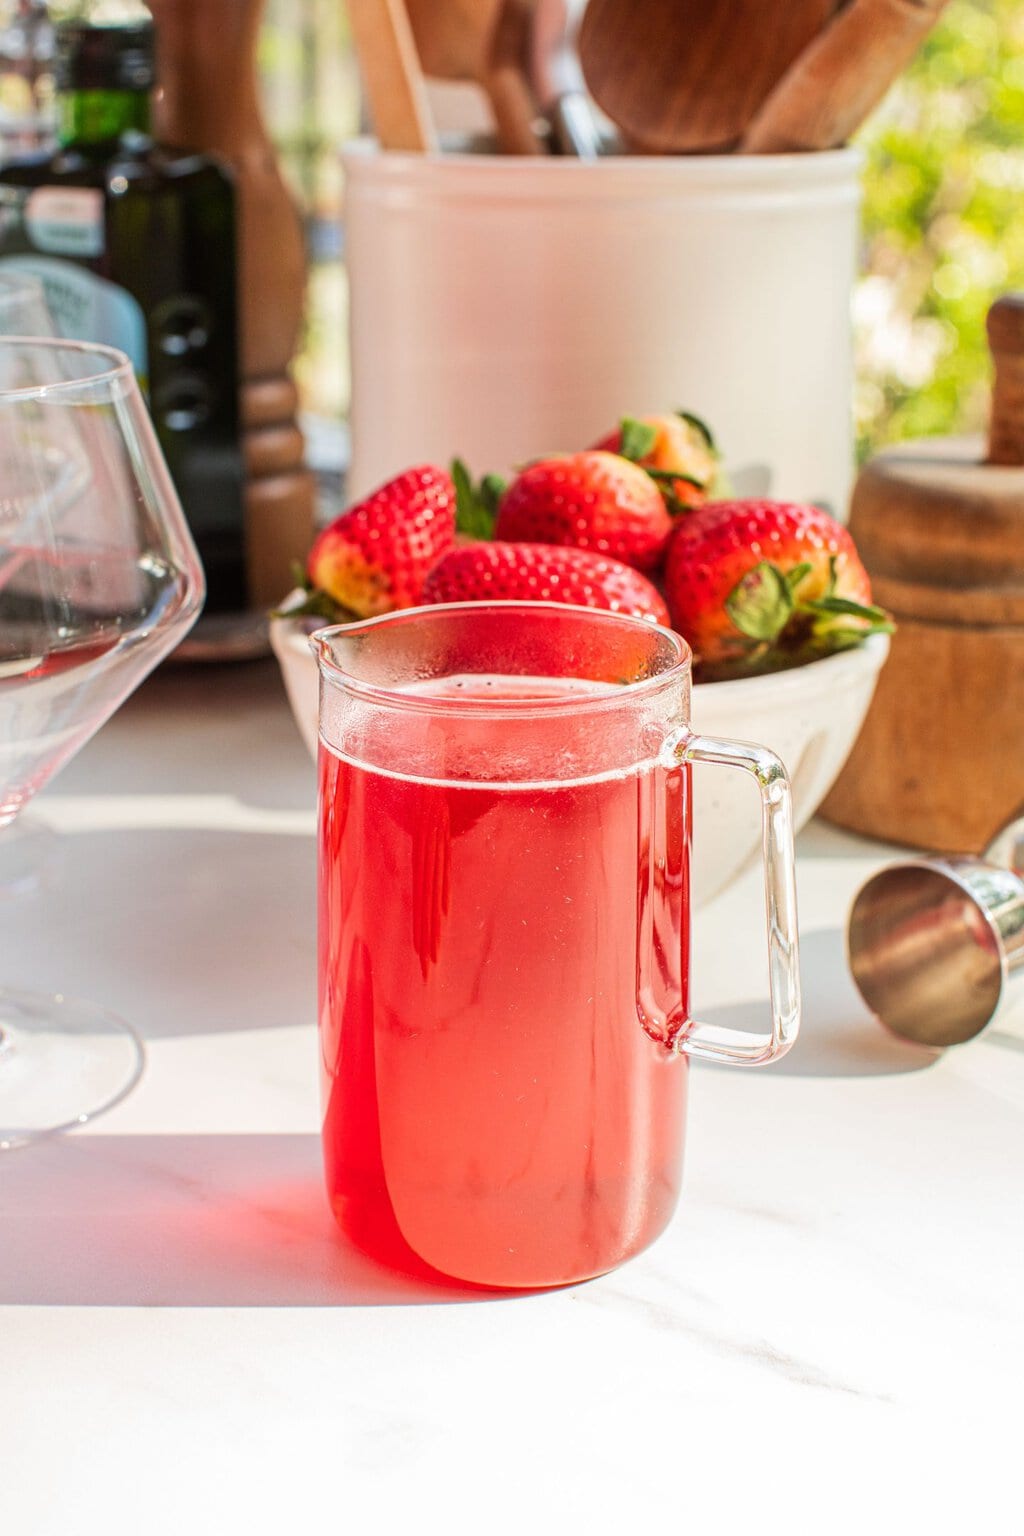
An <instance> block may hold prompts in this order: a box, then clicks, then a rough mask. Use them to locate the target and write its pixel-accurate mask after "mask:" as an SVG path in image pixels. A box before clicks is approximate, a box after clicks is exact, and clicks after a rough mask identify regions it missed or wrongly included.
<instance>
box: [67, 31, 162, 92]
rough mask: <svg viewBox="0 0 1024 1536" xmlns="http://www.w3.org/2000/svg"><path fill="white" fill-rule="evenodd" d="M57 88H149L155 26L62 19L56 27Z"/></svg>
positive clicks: (153, 66) (153, 77)
mask: <svg viewBox="0 0 1024 1536" xmlns="http://www.w3.org/2000/svg"><path fill="white" fill-rule="evenodd" d="M56 33H57V51H56V60H55V64H54V78H55V83H56V87H57V89H58V91H139V92H142V91H151V90H152V89H153V86H154V85H155V84H156V28H155V27H154V26H153V23H152V22H151V21H137V22H130V23H127V24H126V25H124V26H119V27H118V26H111V27H103V26H94V25H92V24H90V23H89V22H87V21H67V22H63V23H62V24H61V25H60V26H58V27H57V29H56Z"/></svg>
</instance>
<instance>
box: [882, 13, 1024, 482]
mask: <svg viewBox="0 0 1024 1536" xmlns="http://www.w3.org/2000/svg"><path fill="white" fill-rule="evenodd" d="M859 143H860V146H861V148H862V149H863V150H864V152H865V155H866V166H865V171H864V223H863V229H864V249H863V254H862V263H861V269H862V273H863V276H862V278H861V280H860V283H859V285H858V290H857V294H856V297H855V306H854V315H855V328H856V336H857V393H856V415H857V430H858V447H859V452H860V454H861V456H862V457H863V456H865V455H866V454H868V453H870V452H872V451H873V450H874V449H875V448H877V447H879V446H881V445H882V444H883V443H887V442H893V441H896V440H898V439H900V438H907V437H923V436H929V435H932V434H935V433H947V432H963V431H966V432H973V431H979V430H982V429H983V428H984V423H985V420H986V416H987V410H988V394H989V383H990V364H989V357H988V349H987V345H986V341H985V314H986V311H987V309H988V306H989V304H990V303H991V302H992V300H993V299H994V298H995V297H996V296H997V295H998V294H1000V293H1002V292H1005V291H1006V290H1007V289H1009V288H1024V5H1021V3H1020V0H952V3H951V4H950V5H949V7H948V9H947V10H946V11H945V12H944V14H943V17H942V19H941V21H940V22H939V24H938V25H937V26H936V28H935V30H934V31H933V32H932V34H931V35H930V37H929V38H928V40H927V42H926V43H925V45H924V47H923V48H922V49H921V51H920V52H919V54H918V56H917V58H916V59H915V60H914V63H913V64H912V65H911V67H910V69H909V70H908V71H907V73H906V74H905V75H904V76H903V78H902V80H901V81H900V82H899V84H898V85H897V86H896V87H895V88H894V89H893V90H892V91H891V92H890V94H889V96H888V97H887V98H886V100H885V102H884V104H883V105H882V107H881V108H880V109H879V111H878V112H876V113H875V115H874V116H873V117H872V118H871V120H870V121H869V122H868V124H867V125H866V127H865V128H864V130H863V131H862V132H861V134H860V136H859Z"/></svg>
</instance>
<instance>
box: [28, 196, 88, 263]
mask: <svg viewBox="0 0 1024 1536" xmlns="http://www.w3.org/2000/svg"><path fill="white" fill-rule="evenodd" d="M22 217H23V218H24V221H25V233H26V234H27V235H28V238H29V240H30V241H31V242H32V244H33V245H34V246H35V248H36V250H37V251H45V252H46V253H47V254H48V255H50V256H77V257H79V258H82V257H88V256H102V255H103V252H104V251H105V249H106V244H107V242H106V229H105V222H104V216H103V193H102V192H101V191H100V190H99V188H98V187H39V188H37V189H36V191H34V192H30V193H29V195H28V197H27V198H26V200H25V207H24V210H23V213H22Z"/></svg>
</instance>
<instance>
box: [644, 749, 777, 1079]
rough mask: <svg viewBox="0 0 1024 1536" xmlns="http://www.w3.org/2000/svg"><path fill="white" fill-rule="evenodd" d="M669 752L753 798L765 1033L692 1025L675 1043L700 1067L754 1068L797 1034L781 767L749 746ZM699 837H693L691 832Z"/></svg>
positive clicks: (773, 758) (765, 753) (763, 751)
mask: <svg viewBox="0 0 1024 1536" xmlns="http://www.w3.org/2000/svg"><path fill="white" fill-rule="evenodd" d="M671 745H672V751H673V755H674V757H675V760H676V761H677V762H679V763H716V764H723V765H725V766H727V767H730V768H742V769H743V770H744V772H746V773H749V774H752V775H753V777H754V778H755V779H756V780H757V786H758V789H759V790H760V792H761V831H762V849H763V859H764V895H765V917H766V919H767V930H768V981H769V990H770V998H771V1033H770V1034H769V1035H767V1036H765V1035H760V1036H759V1035H751V1034H747V1033H746V1031H744V1030H738V1029H723V1028H722V1027H721V1026H720V1025H716V1024H701V1023H698V1022H697V1021H695V1020H694V1021H692V1022H691V1023H690V1024H689V1025H688V1026H687V1027H686V1028H685V1029H684V1030H682V1031H681V1032H680V1034H679V1035H678V1036H677V1049H678V1050H680V1051H684V1052H685V1053H686V1054H687V1055H688V1056H700V1057H703V1058H705V1059H706V1060H708V1061H727V1062H732V1063H734V1064H737V1065H746V1066H759V1065H761V1064H762V1063H763V1062H766V1061H774V1060H775V1059H776V1058H777V1057H779V1056H784V1055H785V1053H786V1052H787V1051H788V1050H789V1048H790V1046H791V1045H792V1044H793V1041H794V1040H795V1039H796V1036H797V1030H798V1029H799V1027H800V967H799V945H798V938H797V917H796V878H795V855H794V852H793V799H792V792H791V788H790V783H789V776H788V774H787V773H786V770H785V768H784V767H783V765H782V762H781V761H780V760H779V758H777V757H776V756H775V754H774V752H769V751H767V749H766V748H764V747H756V746H753V745H751V744H750V743H749V742H743V741H725V740H722V739H720V738H718V737H715V736H692V735H690V734H689V733H680V735H679V736H678V737H677V738H676V739H675V740H674V741H673V743H672V744H671ZM698 835H699V829H698Z"/></svg>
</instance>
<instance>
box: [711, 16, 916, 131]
mask: <svg viewBox="0 0 1024 1536" xmlns="http://www.w3.org/2000/svg"><path fill="white" fill-rule="evenodd" d="M945 4H946V0H851V3H850V4H849V5H848V6H847V7H846V9H845V10H843V11H840V12H839V14H838V15H837V16H835V17H834V18H833V19H832V21H831V22H830V23H829V24H828V26H827V27H825V28H824V30H823V31H821V32H819V34H818V35H817V37H815V38H814V39H813V40H812V41H811V42H810V43H808V45H807V47H806V48H805V49H804V51H803V53H801V55H800V57H799V58H798V59H797V60H796V61H795V63H794V64H793V65H792V67H791V68H790V69H789V70H787V72H786V73H785V75H783V77H782V79H781V80H780V81H779V82H778V84H777V85H776V86H775V88H774V90H772V91H771V92H770V93H769V95H768V97H767V99H766V100H765V101H764V102H763V103H762V104H761V106H760V108H759V109H758V111H757V113H756V114H755V116H754V118H753V119H752V121H751V122H750V123H749V125H748V126H747V130H746V133H745V134H744V137H743V142H742V145H741V148H742V149H743V150H745V151H747V152H749V153H753V154H774V153H779V152H785V151H788V150H804V149H833V148H835V147H837V146H838V145H840V144H845V143H846V141H847V139H848V138H849V137H850V136H851V134H853V133H854V132H855V131H856V130H857V129H858V128H859V127H860V125H861V123H862V122H863V121H864V119H865V118H866V117H867V116H868V114H869V113H870V112H872V111H873V110H874V108H875V107H876V106H877V105H878V103H879V102H880V101H881V99H882V97H883V96H884V95H885V93H886V91H887V90H888V89H889V87H890V86H891V85H892V83H893V81H894V80H895V79H896V78H897V76H898V75H900V74H902V72H903V70H904V69H906V67H907V65H908V64H909V63H910V61H911V59H912V58H913V57H914V54H915V53H916V52H917V50H918V48H919V47H920V46H921V44H922V43H923V42H924V39H925V37H926V36H927V35H928V33H929V32H930V31H931V29H932V27H933V26H934V25H935V23H936V21H937V20H938V17H939V12H940V11H941V10H942V9H943V8H944V6H945Z"/></svg>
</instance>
